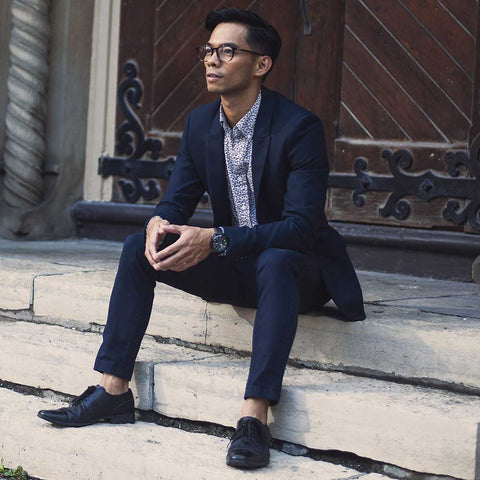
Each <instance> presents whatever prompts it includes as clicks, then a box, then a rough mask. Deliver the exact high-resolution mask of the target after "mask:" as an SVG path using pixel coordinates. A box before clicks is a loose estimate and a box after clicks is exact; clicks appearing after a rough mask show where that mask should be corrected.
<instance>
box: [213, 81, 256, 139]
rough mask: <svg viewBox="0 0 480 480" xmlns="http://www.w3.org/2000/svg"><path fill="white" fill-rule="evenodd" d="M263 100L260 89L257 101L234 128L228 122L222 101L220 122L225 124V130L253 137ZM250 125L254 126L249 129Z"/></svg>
mask: <svg viewBox="0 0 480 480" xmlns="http://www.w3.org/2000/svg"><path fill="white" fill-rule="evenodd" d="M261 101H262V91H261V90H260V91H259V92H258V97H257V99H256V100H255V103H254V104H253V105H252V107H251V108H250V110H249V111H248V112H247V113H246V114H245V115H244V116H243V117H242V118H241V119H240V120H239V121H238V122H237V123H236V125H235V126H234V127H233V128H230V125H229V124H228V122H227V118H226V116H225V113H224V111H223V107H222V104H221V103H220V123H221V125H222V126H223V129H224V130H225V132H227V131H232V132H233V133H239V134H243V135H244V136H246V137H252V136H253V127H254V126H255V121H256V120H257V115H258V110H259V109H260V102H261ZM249 126H251V127H252V128H251V129H249ZM249 130H250V131H249ZM251 132H252V133H251Z"/></svg>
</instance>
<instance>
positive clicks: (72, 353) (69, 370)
mask: <svg viewBox="0 0 480 480" xmlns="http://www.w3.org/2000/svg"><path fill="white" fill-rule="evenodd" d="M101 342H102V337H101V335H99V334H96V333H88V332H79V331H75V330H71V329H67V328H63V327H60V326H55V325H38V324H34V323H30V322H20V321H16V322H10V321H5V320H3V321H0V343H1V345H2V360H1V362H0V378H1V379H2V380H6V381H8V382H12V383H18V384H21V385H28V386H31V387H35V388H40V389H51V390H54V391H57V392H62V393H68V394H70V395H79V394H80V393H82V392H83V390H85V389H86V388H87V386H88V385H96V384H97V383H98V381H99V379H100V375H99V374H98V373H97V372H95V371H94V370H93V363H94V360H95V356H96V354H97V351H98V348H99V347H100V344H101ZM209 356H212V354H209V353H204V352H199V351H196V350H191V349H187V348H182V347H178V346H176V345H163V344H159V343H157V342H155V340H153V339H152V338H149V337H145V338H144V340H143V342H142V347H141V349H140V352H139V354H138V358H137V361H136V363H135V371H134V376H133V378H132V382H131V387H132V390H133V392H134V395H135V401H136V406H137V408H140V409H142V410H151V409H152V404H153V365H154V363H157V362H167V363H168V362H172V361H174V362H189V361H191V360H194V359H195V360H200V359H205V358H208V357H209Z"/></svg>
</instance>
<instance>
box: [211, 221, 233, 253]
mask: <svg viewBox="0 0 480 480" xmlns="http://www.w3.org/2000/svg"><path fill="white" fill-rule="evenodd" d="M228 244H229V241H228V237H227V235H226V234H225V231H224V229H223V227H215V228H214V229H213V236H212V238H211V241H210V249H211V251H212V253H213V254H215V255H218V256H224V255H226V252H227V248H228Z"/></svg>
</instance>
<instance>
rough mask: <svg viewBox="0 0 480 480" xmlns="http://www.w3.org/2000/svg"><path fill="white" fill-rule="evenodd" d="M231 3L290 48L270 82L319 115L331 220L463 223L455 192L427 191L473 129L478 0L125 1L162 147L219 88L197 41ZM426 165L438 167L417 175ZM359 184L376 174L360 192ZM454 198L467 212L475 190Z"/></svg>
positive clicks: (146, 104)
mask: <svg viewBox="0 0 480 480" xmlns="http://www.w3.org/2000/svg"><path fill="white" fill-rule="evenodd" d="M227 4H228V5H229V6H235V7H239V8H250V9H252V10H254V11H256V12H258V13H260V14H262V15H263V16H265V17H266V18H268V19H269V21H271V22H272V24H274V25H275V27H276V28H277V29H278V31H279V33H280V34H281V36H282V40H283V46H282V52H281V56H280V58H279V60H278V62H277V64H276V66H275V68H274V70H273V72H272V75H271V76H270V78H269V79H268V80H267V86H268V87H270V88H272V89H275V90H277V91H280V92H281V93H283V94H285V95H286V96H288V97H289V98H291V99H293V100H295V101H297V102H298V103H300V104H301V105H303V106H305V107H306V108H308V109H309V110H311V111H313V112H314V113H316V114H317V115H318V116H319V117H320V118H321V119H322V121H323V123H324V126H325V132H326V137H327V145H328V153H329V159H330V163H331V167H332V168H331V169H332V175H331V188H330V189H329V192H328V199H327V200H328V201H327V213H328V216H329V218H330V219H331V220H336V221H347V222H362V223H377V224H387V225H389V224H390V225H401V226H409V227H422V228H433V227H435V228H443V229H455V228H456V229H462V228H463V226H462V222H457V224H458V225H457V226H456V225H455V224H454V223H453V222H452V221H451V220H448V219H446V215H445V208H446V207H445V205H446V203H447V202H448V200H449V199H448V198H447V197H445V196H438V197H437V198H433V199H430V198H429V195H430V196H434V195H432V192H431V191H429V189H430V190H432V189H435V188H436V186H435V182H436V181H437V177H441V178H440V180H439V182H440V183H442V182H444V181H443V178H447V179H448V178H450V179H452V178H453V177H452V173H451V172H450V173H449V172H448V171H447V162H446V160H447V156H448V155H451V153H450V154H449V153H448V152H452V151H453V152H455V151H459V150H464V151H465V150H466V149H467V148H468V146H469V142H470V143H471V140H472V139H473V135H474V134H476V133H478V132H474V133H473V135H472V118H477V119H478V118H480V115H479V114H478V112H477V110H478V109H477V108H476V103H475V97H476V95H475V94H474V92H475V91H478V83H479V77H480V74H479V62H475V59H476V56H478V51H477V53H476V38H477V37H478V29H477V23H478V20H477V19H478V4H477V0H462V1H457V0H389V1H385V0H344V1H343V0H299V1H298V2H297V1H294V0H235V1H230V2H226V1H223V0H142V2H137V1H135V0H123V2H122V17H121V34H120V36H121V42H120V67H121V66H122V65H123V64H125V62H127V61H132V60H133V61H135V62H136V63H137V65H138V69H139V76H140V78H141V81H142V83H143V98H142V101H141V108H140V109H139V111H138V116H139V119H140V121H141V122H142V124H143V125H144V127H145V129H146V131H147V135H148V136H150V137H161V138H162V139H163V140H164V143H165V148H164V152H163V153H164V155H174V154H175V153H176V151H177V148H178V145H179V139H180V136H181V131H182V129H183V124H184V121H185V117H186V115H187V113H188V112H189V111H190V110H191V109H192V108H194V107H195V106H197V105H199V104H202V103H205V102H207V101H210V100H211V99H212V98H213V97H211V95H210V94H208V93H207V92H206V88H205V82H204V78H203V65H202V64H201V63H200V62H199V61H198V60H197V58H196V54H195V47H196V46H198V45H199V44H201V43H203V42H205V41H206V39H207V38H208V33H207V32H206V31H205V29H204V28H203V21H204V16H205V14H206V12H208V11H209V10H211V9H214V8H219V7H222V6H226V5H227ZM123 76H124V74H123V72H122V71H121V70H120V73H119V82H120V81H121V79H122V78H123ZM477 95H478V94H477ZM474 106H475V108H474ZM121 121H122V117H121V115H119V116H118V119H117V122H118V124H119V123H120V122H121ZM477 123H480V122H477ZM464 154H466V152H464ZM389 159H390V162H389ZM392 166H393V167H392ZM392 168H393V169H392ZM453 170H455V169H453ZM426 172H431V173H432V174H433V175H434V176H433V177H428V178H425V179H424V181H423V182H422V183H421V184H420V182H419V181H418V179H419V176H420V175H423V174H426ZM454 173H455V172H454ZM457 173H459V177H462V175H463V176H464V178H468V177H469V176H470V177H472V175H473V173H472V172H470V171H468V169H465V168H463V169H460V171H459V172H457ZM362 175H363V176H362ZM355 179H356V180H355ZM422 179H423V177H422ZM422 179H421V180H422ZM457 180H458V179H457ZM457 180H455V181H457ZM355 182H356V183H355ZM359 182H360V183H362V182H363V185H364V186H365V185H366V184H368V182H370V184H369V185H368V188H366V190H367V191H365V192H363V194H362V192H360V193H359V192H358V185H359ZM409 182H410V183H409ZM432 183H433V186H432ZM377 184H378V185H380V186H381V188H376V185H377ZM417 184H419V185H418V186H416V185H417ZM457 184H458V185H459V187H455V188H457V190H458V189H460V190H461V188H462V184H461V183H459V182H458V181H457ZM399 185H400V186H399ZM412 185H413V187H412ZM442 185H443V183H442ZM417 187H418V188H417ZM470 187H471V186H470ZM399 188H400V189H402V188H403V189H404V191H398V189H399ZM412 188H413V190H412ZM415 188H417V189H424V191H423V190H422V192H420V193H421V195H418V192H417V191H415ZM356 190H357V191H356ZM444 190H445V189H444ZM446 190H448V188H447V189H446ZM470 190H471V188H470ZM355 191H356V193H355ZM354 193H355V194H354ZM456 201H458V209H460V210H461V209H462V208H463V207H465V206H466V205H467V204H468V201H469V200H468V199H462V198H458V197H457V200H456ZM472 201H473V200H472ZM466 228H467V229H469V228H470V227H469V226H468V225H467V227H466Z"/></svg>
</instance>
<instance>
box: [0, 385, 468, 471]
mask: <svg viewBox="0 0 480 480" xmlns="http://www.w3.org/2000/svg"><path fill="white" fill-rule="evenodd" d="M0 388H5V389H8V390H12V391H14V392H16V393H19V394H21V395H33V396H37V397H41V398H48V399H49V400H52V401H54V402H65V403H70V402H71V401H72V400H73V399H74V398H75V396H74V395H69V394H65V393H63V392H57V391H55V390H51V389H41V388H35V387H31V386H27V385H22V384H18V383H13V382H8V381H5V380H1V379H0ZM136 420H137V422H144V423H154V424H156V425H159V426H163V427H168V428H176V429H179V430H184V431H187V432H190V433H200V434H206V435H210V436H215V437H220V438H229V437H230V436H231V435H232V433H233V432H234V429H233V428H232V427H227V426H224V425H220V424H217V423H213V422H206V421H198V420H188V419H183V418H174V417H168V416H166V415H163V414H160V413H157V412H154V411H152V410H149V411H145V410H138V409H136ZM129 428H134V426H133V425H132V426H131V427H129ZM289 446H292V447H298V446H299V445H297V444H293V443H290V442H287V441H283V440H279V439H276V438H274V439H273V441H272V444H271V445H270V448H273V449H274V450H277V451H279V452H281V453H283V454H285V455H289V454H288V453H287V452H286V451H285V450H288V449H289V448H288V447H289ZM301 447H303V448H304V450H305V453H304V454H300V455H295V456H298V457H303V458H310V459H312V460H314V461H321V462H326V463H331V464H335V465H341V466H343V467H346V468H350V469H353V470H356V471H357V472H358V473H357V474H355V475H351V476H349V477H346V478H342V477H340V478H338V479H336V480H357V479H361V478H362V477H365V476H366V475H368V474H370V473H378V474H380V475H384V476H387V477H390V478H394V479H400V480H441V479H443V480H447V479H450V480H459V479H455V478H453V477H446V476H436V475H431V474H428V473H419V472H414V471H412V470H408V469H405V468H402V467H399V466H396V465H392V464H389V463H386V462H381V461H378V460H372V459H370V458H367V457H360V456H358V455H356V454H354V453H351V452H344V451H340V450H319V449H313V448H309V447H307V446H304V445H301ZM333 480H335V479H333Z"/></svg>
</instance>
